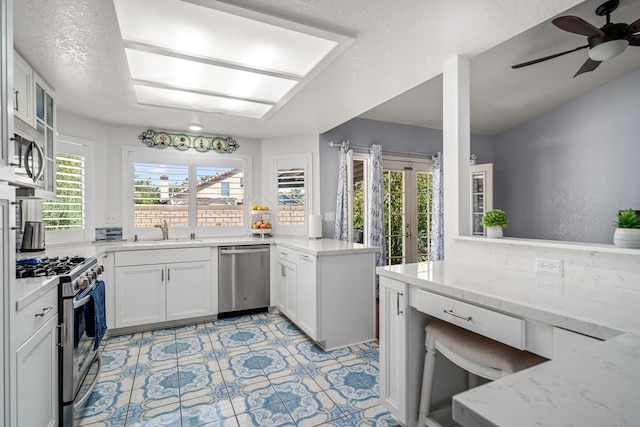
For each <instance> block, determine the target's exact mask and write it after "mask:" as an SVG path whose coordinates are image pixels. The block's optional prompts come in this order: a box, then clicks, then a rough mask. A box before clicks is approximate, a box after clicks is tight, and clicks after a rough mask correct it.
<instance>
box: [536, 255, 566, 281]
mask: <svg viewBox="0 0 640 427" xmlns="http://www.w3.org/2000/svg"><path fill="white" fill-rule="evenodd" d="M536 273H543V274H551V275H554V276H561V277H562V260H561V259H550V258H536Z"/></svg>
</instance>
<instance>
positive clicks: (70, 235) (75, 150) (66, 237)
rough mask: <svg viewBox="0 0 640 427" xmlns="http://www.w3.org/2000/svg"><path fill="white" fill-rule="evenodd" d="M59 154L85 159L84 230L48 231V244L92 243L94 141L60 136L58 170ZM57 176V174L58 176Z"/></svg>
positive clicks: (93, 230) (46, 232)
mask: <svg viewBox="0 0 640 427" xmlns="http://www.w3.org/2000/svg"><path fill="white" fill-rule="evenodd" d="M58 153H64V154H70V155H73V156H82V157H83V158H84V184H85V185H84V215H85V217H84V228H83V229H81V230H46V231H45V240H46V242H47V244H54V245H55V244H64V243H78V242H92V241H94V240H95V222H94V216H95V213H94V179H95V177H94V176H93V175H94V173H93V171H94V159H95V155H94V144H93V141H89V140H86V139H81V138H75V137H72V136H67V135H58V136H57V138H56V157H55V158H56V162H55V165H56V168H57V165H58V162H57V156H58ZM56 175H57V174H56ZM56 187H57V186H56Z"/></svg>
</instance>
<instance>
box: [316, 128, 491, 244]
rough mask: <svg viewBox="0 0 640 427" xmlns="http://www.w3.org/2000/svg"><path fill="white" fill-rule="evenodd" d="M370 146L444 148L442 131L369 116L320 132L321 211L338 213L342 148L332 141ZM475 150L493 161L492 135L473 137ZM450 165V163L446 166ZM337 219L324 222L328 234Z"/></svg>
mask: <svg viewBox="0 0 640 427" xmlns="http://www.w3.org/2000/svg"><path fill="white" fill-rule="evenodd" d="M344 140H347V141H349V143H350V144H351V145H354V146H359V147H370V146H371V145H373V144H380V145H381V146H382V150H383V152H384V150H385V149H386V150H394V151H404V152H415V153H433V152H437V151H442V131H441V130H439V129H428V128H422V127H418V126H407V125H399V124H394V123H386V122H379V121H375V120H367V119H358V118H356V119H353V120H349V121H348V122H346V123H344V124H342V125H340V126H338V127H336V128H334V129H332V130H330V131H327V132H325V133H323V134H321V135H320V208H321V212H322V213H325V212H335V209H336V191H337V188H338V149H337V148H331V147H329V146H328V142H329V141H333V142H335V143H338V144H339V143H340V142H342V141H344ZM471 152H472V153H474V154H475V155H476V156H477V157H478V163H490V162H492V161H493V143H492V139H491V138H490V137H485V136H472V138H471ZM445 167H446V166H445ZM333 227H334V224H333V222H327V221H324V222H323V227H322V234H323V236H324V237H333Z"/></svg>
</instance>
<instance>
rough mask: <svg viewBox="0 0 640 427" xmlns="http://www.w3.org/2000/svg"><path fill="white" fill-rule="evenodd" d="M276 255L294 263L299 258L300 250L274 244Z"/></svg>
mask: <svg viewBox="0 0 640 427" xmlns="http://www.w3.org/2000/svg"><path fill="white" fill-rule="evenodd" d="M276 256H277V257H278V258H281V259H285V260H287V261H290V262H292V263H294V264H297V263H298V259H299V258H300V252H298V251H296V250H295V249H291V248H285V247H283V246H276Z"/></svg>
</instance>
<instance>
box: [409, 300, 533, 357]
mask: <svg viewBox="0 0 640 427" xmlns="http://www.w3.org/2000/svg"><path fill="white" fill-rule="evenodd" d="M412 305H414V306H415V307H416V309H418V310H419V311H422V312H423V313H427V314H429V315H431V316H433V317H437V318H438V319H441V320H444V321H446V322H449V323H452V324H454V325H456V326H460V327H461V328H464V329H468V330H470V331H472V332H475V333H478V334H480V335H483V336H485V337H489V338H491V339H494V340H496V341H499V342H501V343H504V344H507V345H509V346H511V347H515V348H517V349H519V350H524V349H525V341H526V340H525V321H524V320H523V319H518V318H517V317H511V316H508V315H506V314H502V313H498V312H495V311H492V310H489V309H486V308H483V307H479V306H477V305H472V304H467V303H465V302H462V301H458V300H455V299H452V298H448V297H444V296H441V295H436V294H432V293H430V292H426V291H421V290H418V291H417V292H416V301H415V304H412Z"/></svg>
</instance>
